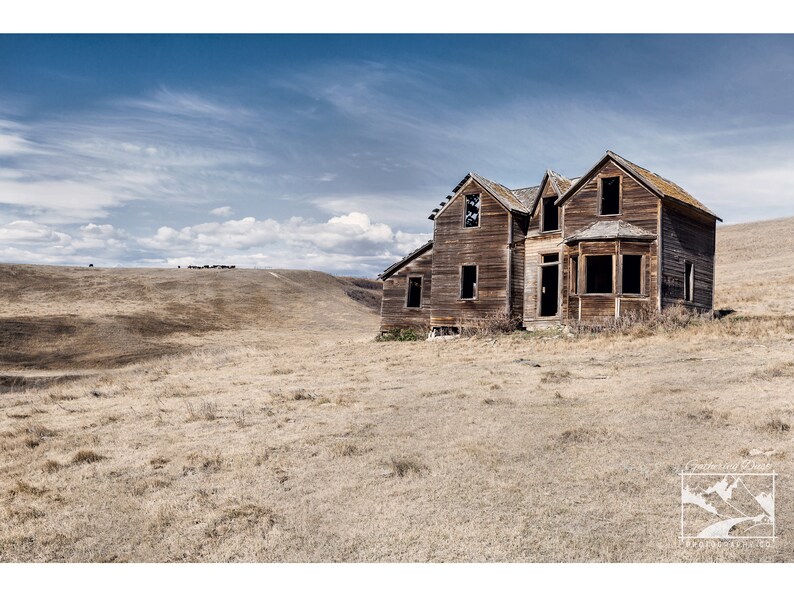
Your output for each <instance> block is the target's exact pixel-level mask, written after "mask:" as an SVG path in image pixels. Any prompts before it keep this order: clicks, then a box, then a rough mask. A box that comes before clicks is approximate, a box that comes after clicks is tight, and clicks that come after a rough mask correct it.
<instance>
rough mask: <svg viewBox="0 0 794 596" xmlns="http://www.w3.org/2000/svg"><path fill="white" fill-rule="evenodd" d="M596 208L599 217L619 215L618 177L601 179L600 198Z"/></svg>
mask: <svg viewBox="0 0 794 596" xmlns="http://www.w3.org/2000/svg"><path fill="white" fill-rule="evenodd" d="M598 207H599V209H598V214H599V215H618V214H620V176H614V177H612V178H601V197H600V200H599V202H598Z"/></svg>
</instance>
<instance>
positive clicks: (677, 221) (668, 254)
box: [662, 202, 716, 310]
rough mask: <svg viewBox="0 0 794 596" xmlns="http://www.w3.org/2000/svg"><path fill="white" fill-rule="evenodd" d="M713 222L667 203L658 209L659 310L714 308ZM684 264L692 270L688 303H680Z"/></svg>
mask: <svg viewBox="0 0 794 596" xmlns="http://www.w3.org/2000/svg"><path fill="white" fill-rule="evenodd" d="M715 239H716V220H715V219H714V218H710V217H708V216H706V215H702V214H700V213H699V212H696V211H694V210H692V209H687V208H684V207H678V206H675V205H673V204H670V203H668V202H665V204H664V205H663V206H662V251H663V254H662V308H665V307H668V306H672V305H674V304H682V305H684V306H688V307H691V308H695V309H697V310H711V309H712V308H714V243H715ZM684 261H690V262H691V263H693V264H694V266H695V284H694V286H695V287H694V295H693V300H692V302H684Z"/></svg>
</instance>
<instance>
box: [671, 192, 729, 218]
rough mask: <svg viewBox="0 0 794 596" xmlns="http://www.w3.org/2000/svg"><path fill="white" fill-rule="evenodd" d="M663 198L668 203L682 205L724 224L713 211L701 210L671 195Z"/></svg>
mask: <svg viewBox="0 0 794 596" xmlns="http://www.w3.org/2000/svg"><path fill="white" fill-rule="evenodd" d="M663 198H664V200H666V201H670V202H672V203H675V204H676V205H680V206H681V207H685V208H687V209H692V210H693V211H697V212H698V213H702V214H703V215H708V216H709V217H713V218H714V219H716V220H717V221H719V222H722V218H721V217H720V216H719V215H717V214H716V213H714V212H713V211H710V210H708V209H699V208H697V207H695V206H694V205H690V204H689V203H685V202H684V201H682V200H680V199H676V198H675V197H671V196H670V195H667V194H666V195H664V197H663Z"/></svg>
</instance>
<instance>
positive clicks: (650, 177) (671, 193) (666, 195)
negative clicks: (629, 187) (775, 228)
mask: <svg viewBox="0 0 794 596" xmlns="http://www.w3.org/2000/svg"><path fill="white" fill-rule="evenodd" d="M610 159H611V160H612V161H614V162H615V163H616V164H618V165H619V166H620V167H621V168H623V169H624V170H625V171H626V172H628V173H629V174H631V175H632V176H633V177H634V178H635V179H636V180H637V181H638V182H639V183H640V184H642V185H643V186H645V187H646V188H647V189H648V190H650V191H651V192H652V193H654V194H655V195H657V196H658V197H659V198H660V199H671V200H673V201H675V202H678V203H683V204H684V205H687V206H689V207H692V208H694V209H697V210H698V211H700V212H702V213H705V214H706V215H710V216H711V217H714V218H716V219H718V220H719V221H722V219H721V218H720V217H718V216H717V215H716V214H715V213H714V212H712V211H711V210H710V209H709V208H708V207H706V206H705V205H704V204H703V203H701V202H700V201H698V200H697V199H696V198H695V197H693V196H692V195H691V194H689V193H688V192H687V191H685V190H684V189H683V188H681V187H680V186H678V185H677V184H676V183H675V182H672V181H670V180H668V179H667V178H663V177H662V176H660V175H659V174H655V173H654V172H651V171H650V170H646V169H645V168H643V167H641V166H638V165H637V164H635V163H632V162H630V161H629V160H627V159H625V158H623V157H621V156H620V155H618V154H617V153H615V152H614V151H609V150H607V152H606V154H605V155H604V157H602V158H601V159H600V160H599V162H598V163H597V164H596V165H594V166H593V167H592V168H590V171H589V172H587V174H585V175H584V176H582V177H581V178H579V180H577V181H576V182H574V183H573V184H572V185H571V187H570V188H569V189H568V190H567V191H566V193H565V194H564V195H563V196H561V197H560V198H559V199H557V202H556V204H557V205H562V204H563V203H564V202H565V201H567V200H568V199H569V198H571V197H572V196H573V195H574V194H575V193H576V191H578V190H579V189H580V188H581V187H582V186H584V184H585V183H586V182H589V181H590V179H591V178H592V177H593V175H594V174H595V173H596V172H597V171H598V170H600V169H601V168H602V167H603V166H604V164H605V163H606V162H607V161H609V160H610Z"/></svg>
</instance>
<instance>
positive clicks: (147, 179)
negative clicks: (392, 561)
mask: <svg viewBox="0 0 794 596" xmlns="http://www.w3.org/2000/svg"><path fill="white" fill-rule="evenodd" d="M793 99H794V37H792V36H752V35H740V36H715V35H709V36H630V35H622V36H587V35H558V36H542V35H517V36H513V35H496V36H464V35H442V36H426V35H401V36H398V35H395V36H379V35H350V36H345V35H316V36H290V35H256V36H242V35H230V36H198V35H187V36H156V35H137V36H78V35H62V36H28V35H2V36H0V262H32V263H51V264H77V265H83V264H87V263H89V262H90V263H94V264H97V265H103V266H116V265H121V266H176V265H177V264H181V265H187V264H191V263H196V264H204V263H233V264H237V265H238V266H251V267H253V266H258V267H300V268H312V269H321V270H325V271H329V272H334V273H350V274H361V275H370V276H371V275H375V274H377V273H378V272H379V271H381V270H383V268H384V267H386V266H387V265H389V264H390V263H391V262H393V261H394V260H396V259H398V258H400V257H401V256H402V255H403V254H405V253H407V252H409V251H410V250H412V249H413V248H415V247H416V246H418V245H419V244H421V243H422V242H423V241H424V240H425V239H426V238H427V237H429V234H430V232H431V231H432V223H431V222H430V221H428V220H427V215H428V213H429V212H430V210H432V209H433V208H434V207H435V206H437V204H438V202H439V201H441V200H443V199H444V197H445V196H446V195H447V194H448V193H449V191H450V190H451V189H452V187H454V186H455V185H456V184H457V182H458V181H459V180H460V179H461V178H462V177H463V176H464V175H465V174H466V172H468V171H470V170H471V171H477V172H479V173H480V174H482V175H484V176H487V177H489V178H492V179H495V180H497V181H499V182H501V183H503V184H505V185H507V186H510V187H511V188H515V187H521V186H529V185H533V184H537V183H538V182H539V181H540V178H541V176H542V174H543V172H544V171H545V169H546V168H552V169H555V170H557V171H559V172H561V173H563V174H566V175H568V176H575V175H578V174H581V173H583V172H584V171H586V170H587V169H588V168H589V167H590V166H591V165H592V164H593V163H595V162H596V161H597V160H598V159H599V158H600V157H601V156H602V155H603V152H604V151H605V150H606V149H612V150H614V151H616V152H618V153H619V154H621V155H623V156H624V157H626V158H628V159H630V160H631V161H634V162H636V163H639V164H640V165H643V166H645V167H647V168H649V169H652V170H654V171H656V172H658V173H659V174H661V175H663V176H666V177H668V178H670V179H672V180H675V181H676V182H678V183H679V184H680V185H682V186H683V187H684V188H686V189H687V190H688V191H689V192H691V193H692V194H694V195H695V196H696V197H698V198H699V199H700V200H701V201H702V202H704V203H705V204H706V205H708V206H709V207H710V208H711V209H712V210H714V211H716V212H717V213H718V214H719V215H721V216H722V217H723V219H724V220H725V221H726V223H733V222H742V221H752V220H758V219H768V218H772V217H781V216H788V215H794V202H792V200H793V199H794V190H792V188H794V185H792V184H791V181H792V175H791V172H792V171H794V134H793V133H794V110H792V109H791V105H792V100H793Z"/></svg>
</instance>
